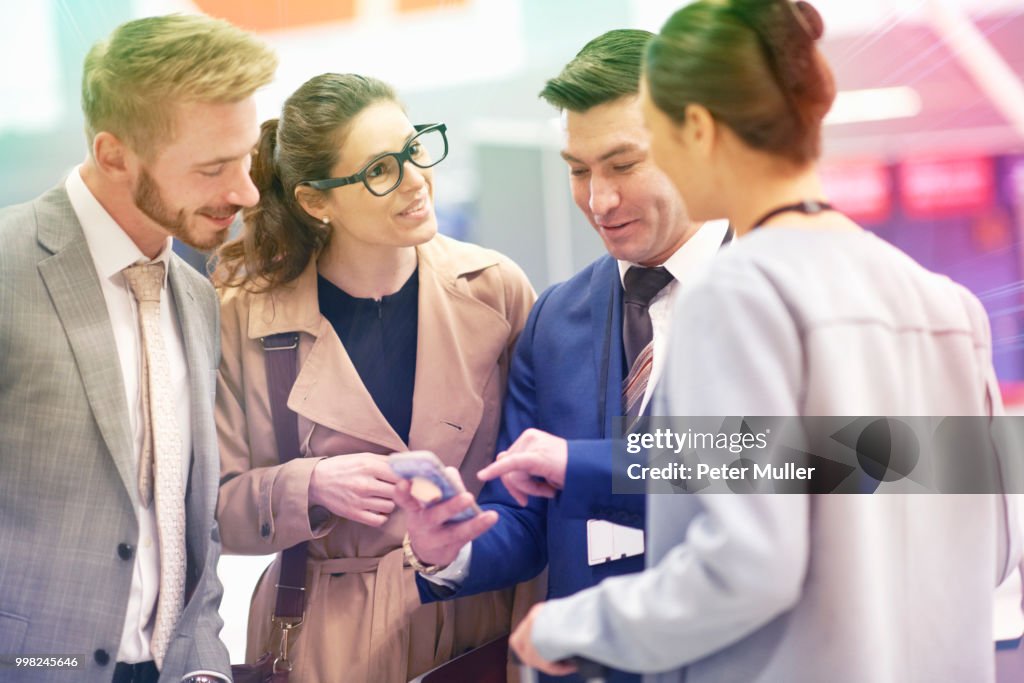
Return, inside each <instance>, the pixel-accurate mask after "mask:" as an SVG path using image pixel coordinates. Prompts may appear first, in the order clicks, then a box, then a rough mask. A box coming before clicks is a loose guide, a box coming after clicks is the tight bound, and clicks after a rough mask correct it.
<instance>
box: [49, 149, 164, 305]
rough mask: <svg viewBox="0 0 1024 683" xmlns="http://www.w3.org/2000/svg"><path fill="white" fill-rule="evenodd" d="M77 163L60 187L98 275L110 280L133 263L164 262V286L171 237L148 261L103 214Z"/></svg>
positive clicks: (104, 210)
mask: <svg viewBox="0 0 1024 683" xmlns="http://www.w3.org/2000/svg"><path fill="white" fill-rule="evenodd" d="M81 169H82V167H81V166H76V167H75V168H74V169H72V171H71V173H69V174H68V177H67V180H65V181H64V189H65V190H66V191H67V193H68V200H69V201H70V202H71V208H72V209H74V211H75V215H76V216H77V217H78V222H79V223H80V224H81V225H82V231H83V232H84V233H85V242H86V244H88V245H89V253H90V254H91V255H92V260H93V263H94V264H95V266H96V273H97V274H98V275H99V276H100V278H106V279H108V280H109V279H110V278H112V277H114V276H116V275H119V274H120V272H121V271H122V270H124V269H125V268H127V267H128V266H131V265H133V264H136V263H156V262H158V261H163V263H164V287H166V286H167V271H168V270H169V268H170V259H171V243H172V239H171V238H170V237H168V238H167V244H166V245H165V246H164V248H163V249H162V250H161V251H160V253H159V254H158V255H157V257H156V258H155V259H152V260H150V259H149V258H147V257H146V255H145V254H143V253H142V250H141V249H139V248H138V247H137V246H136V245H135V242H133V241H132V238H131V237H129V236H128V233H126V232H125V231H124V230H123V229H121V226H120V225H118V224H117V221H115V220H114V218H113V217H112V216H111V215H110V214H109V213H107V210H106V209H104V208H103V205H102V204H100V202H99V200H98V199H96V197H95V196H94V195H93V193H92V191H91V190H90V189H89V187H88V186H87V185H86V184H85V181H84V180H82V175H81Z"/></svg>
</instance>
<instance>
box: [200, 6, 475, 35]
mask: <svg viewBox="0 0 1024 683" xmlns="http://www.w3.org/2000/svg"><path fill="white" fill-rule="evenodd" d="M194 1H195V4H196V6H197V7H198V8H199V9H200V10H202V11H203V12H205V13H206V14H209V15H210V16H213V17H220V18H222V19H227V20H228V21H230V22H231V23H232V24H235V25H236V26H241V27H242V28H245V29H248V30H250V31H275V30H279V29H290V28H298V27H308V26H316V25H319V24H334V23H338V22H345V21H352V20H354V19H357V18H358V17H359V16H360V15H361V14H362V13H364V12H365V11H366V6H365V3H361V2H358V1H357V0H286V1H285V2H282V1H281V0H249V2H239V0H194ZM374 1H375V2H376V1H379V0H374ZM468 3H469V0H392V3H389V4H391V10H392V12H394V13H397V14H399V15H401V14H405V13H412V12H419V11H421V10H434V9H442V8H445V7H463V6H465V5H467V4H468Z"/></svg>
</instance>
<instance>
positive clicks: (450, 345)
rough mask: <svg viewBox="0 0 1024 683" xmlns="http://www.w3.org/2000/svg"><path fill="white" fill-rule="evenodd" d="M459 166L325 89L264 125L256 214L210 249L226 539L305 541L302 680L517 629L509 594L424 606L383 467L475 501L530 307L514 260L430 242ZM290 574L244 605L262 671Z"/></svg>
mask: <svg viewBox="0 0 1024 683" xmlns="http://www.w3.org/2000/svg"><path fill="white" fill-rule="evenodd" d="M447 151H448V143H447V138H446V130H445V126H444V125H443V124H432V125H422V126H414V125H412V124H411V123H410V122H409V119H408V118H407V117H406V114H405V112H404V110H403V109H402V107H401V105H400V104H399V103H398V101H397V99H396V97H395V94H394V92H393V91H392V90H391V88H390V87H389V86H387V85H385V84H384V83H381V82H380V81H377V80H374V79H372V78H365V77H362V76H357V75H353V74H345V75H340V74H323V75H320V76H317V77H315V78H313V79H311V80H310V81H308V82H307V83H305V84H304V85H302V87H300V88H299V89H298V90H297V91H296V92H295V93H294V94H293V95H292V96H291V97H289V98H288V100H287V101H286V102H285V105H284V108H283V111H282V114H281V118H280V120H276V119H275V120H271V121H267V122H266V123H264V124H263V127H262V134H261V137H260V141H259V144H258V147H257V150H256V153H255V156H254V159H253V166H252V171H251V174H252V177H253V180H254V182H255V184H256V186H257V187H258V188H259V190H260V195H261V197H260V202H259V204H258V205H257V206H256V207H254V208H252V209H250V210H248V211H247V212H246V213H245V230H244V233H243V234H242V235H241V236H240V237H239V238H238V239H237V240H235V241H233V242H230V243H228V244H226V245H225V246H224V247H223V249H222V250H221V252H220V257H221V260H220V264H219V266H218V271H217V274H216V277H217V280H218V285H219V286H220V289H221V296H222V354H223V359H222V362H221V367H220V382H219V385H218V397H217V408H218V410H217V427H218V431H219V434H220V446H221V459H222V460H221V462H222V482H223V483H222V485H221V488H220V503H219V509H218V512H219V519H220V525H221V533H222V538H223V544H224V548H225V550H227V551H228V552H234V553H242V554H258V555H263V554H269V553H275V552H280V551H282V550H284V549H286V548H289V547H291V546H294V545H296V544H298V543H301V542H307V558H308V561H307V564H308V568H307V572H306V577H307V578H306V584H305V616H304V620H303V623H302V625H301V626H300V627H299V628H298V629H296V630H295V631H294V632H293V633H292V635H291V637H290V639H289V641H290V642H289V660H290V662H291V664H292V666H293V667H294V670H293V673H292V676H293V678H292V680H293V681H302V682H311V681H324V682H333V681H346V682H352V683H360V682H363V681H366V682H371V681H372V682H374V683H376V682H379V681H380V682H391V681H394V682H395V683H404V682H405V681H407V680H408V679H410V678H412V677H414V676H416V675H418V674H420V673H423V672H424V671H426V670H428V669H430V668H432V667H434V666H436V665H438V664H440V663H441V662H444V661H446V660H448V659H450V658H451V657H453V656H455V655H456V654H459V653H461V652H462V651H463V650H465V649H467V648H468V647H471V646H475V645H479V644H482V643H483V642H486V641H487V640H489V639H491V638H493V637H496V636H498V635H500V634H502V633H504V632H506V631H507V629H508V608H507V603H508V600H507V596H506V595H504V594H489V595H484V596H481V598H480V599H469V600H465V601H461V602H456V603H455V604H454V605H453V607H447V603H434V604H430V605H426V606H421V605H420V601H419V597H418V595H417V592H416V588H415V582H414V578H413V571H412V569H411V568H409V567H405V566H403V551H402V538H403V535H404V533H405V521H404V518H403V515H402V514H401V513H400V512H398V511H396V510H395V506H394V504H393V503H392V492H393V490H394V484H395V482H396V481H397V479H396V477H395V475H394V474H393V473H392V472H391V470H390V468H389V467H388V464H387V463H388V459H387V454H389V453H392V452H395V451H405V450H410V449H412V450H415V449H426V450H431V451H433V452H434V453H436V454H437V455H438V457H440V459H441V460H442V461H444V462H445V464H447V465H451V466H454V467H456V468H457V469H459V470H460V472H461V473H462V476H463V479H464V480H465V482H466V483H467V484H468V485H469V486H471V487H476V488H479V483H478V481H477V478H476V477H475V476H473V475H474V474H475V473H476V471H477V470H479V469H480V468H481V467H483V466H484V465H485V464H486V463H488V462H489V461H490V460H491V459H492V458H493V456H494V445H495V441H496V438H497V432H498V427H499V422H500V409H501V401H502V397H503V394H504V388H505V379H506V375H507V369H508V361H509V357H510V353H511V350H512V345H513V343H514V342H515V339H516V337H517V335H518V334H519V331H520V330H521V329H522V326H523V324H524V322H525V320H526V316H527V313H528V312H529V309H530V306H531V305H532V303H533V301H534V298H535V297H534V292H533V290H532V289H531V287H530V284H529V282H528V281H527V279H526V277H525V275H524V274H523V273H522V271H521V270H520V269H519V268H518V267H517V266H516V265H515V264H514V263H512V262H511V261H510V260H509V259H508V258H506V257H504V256H502V255H501V254H498V253H496V252H493V251H490V250H487V249H483V248H480V247H476V246H473V245H469V244H464V243H461V242H457V241H455V240H452V239H448V238H446V237H443V236H440V235H438V233H437V219H436V217H435V215H434V205H433V198H434V192H433V171H432V170H431V167H432V166H434V165H435V164H437V163H438V162H440V161H441V160H442V159H444V157H445V155H446V154H447ZM280 333H295V334H297V344H298V350H297V353H298V377H297V379H296V381H295V384H294V386H293V387H292V388H291V389H290V392H289V393H288V406H289V408H291V409H292V410H294V411H295V412H296V413H297V414H298V439H297V443H296V444H295V446H294V447H295V449H297V450H298V452H299V455H300V457H297V458H295V459H294V460H291V461H289V462H287V463H286V464H283V465H282V464H280V462H281V459H280V454H279V453H278V452H277V448H276V446H275V434H274V424H273V422H272V417H271V406H270V399H269V398H268V381H267V379H266V362H267V356H268V355H269V354H272V353H275V351H272V350H265V349H264V346H263V344H262V343H261V339H265V338H272V339H273V338H274V337H272V335H277V334H280ZM277 388H279V387H277ZM270 389H271V390H273V389H275V387H270ZM474 492H475V491H474ZM280 562H281V560H280V557H279V559H278V560H277V561H276V562H275V563H274V564H273V565H272V566H271V567H270V569H269V570H268V571H267V572H266V573H265V575H264V576H263V578H262V579H261V581H260V584H259V586H258V588H257V590H256V593H255V595H254V597H253V602H252V607H251V610H250V615H249V637H248V658H249V660H250V661H252V660H253V659H255V658H256V657H259V656H260V655H261V654H262V653H264V652H267V651H271V652H273V653H274V654H275V655H276V654H278V653H279V651H280V650H279V638H280V628H278V627H277V626H276V625H273V624H272V623H271V616H272V614H273V613H274V603H275V597H276V594H277V590H276V588H275V584H277V583H278V574H279V571H280Z"/></svg>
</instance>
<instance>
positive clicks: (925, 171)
mask: <svg viewBox="0 0 1024 683" xmlns="http://www.w3.org/2000/svg"><path fill="white" fill-rule="evenodd" d="M899 178H900V196H901V200H902V204H903V209H904V211H905V213H906V214H907V216H909V217H911V218H945V217H951V216H960V215H964V214H971V213H976V212H978V211H982V210H985V209H988V208H989V207H990V206H991V205H992V202H993V201H994V200H995V187H996V183H995V161H994V159H993V158H992V157H987V156H977V157H960V158H955V159H953V158H950V159H918V160H912V161H907V162H904V163H903V164H901V165H900V167H899Z"/></svg>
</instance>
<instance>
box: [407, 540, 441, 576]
mask: <svg viewBox="0 0 1024 683" xmlns="http://www.w3.org/2000/svg"><path fill="white" fill-rule="evenodd" d="M402 554H403V555H405V561H406V562H408V563H409V566H410V567H412V568H413V569H415V570H416V571H418V572H419V573H420V574H423V575H424V576H431V575H433V574H436V573H438V572H439V571H441V570H442V569H444V567H442V566H441V565H439V564H423V563H422V562H420V558H418V557H416V553H414V552H413V551H412V541H410V540H409V533H408V532H406V534H405V538H403V539H402Z"/></svg>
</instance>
